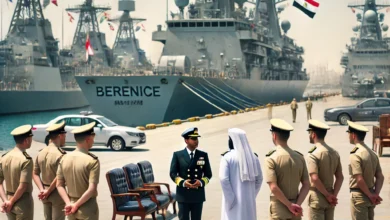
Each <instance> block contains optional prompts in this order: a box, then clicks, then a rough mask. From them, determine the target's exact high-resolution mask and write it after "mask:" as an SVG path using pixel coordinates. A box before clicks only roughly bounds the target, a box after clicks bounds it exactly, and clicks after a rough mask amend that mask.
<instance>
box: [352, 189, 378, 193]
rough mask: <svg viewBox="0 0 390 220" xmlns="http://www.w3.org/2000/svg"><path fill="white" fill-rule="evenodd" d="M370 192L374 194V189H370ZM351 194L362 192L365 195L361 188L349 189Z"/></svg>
mask: <svg viewBox="0 0 390 220" xmlns="http://www.w3.org/2000/svg"><path fill="white" fill-rule="evenodd" d="M368 190H370V191H371V192H373V191H374V188H368ZM349 192H361V193H363V191H362V190H361V189H360V188H349Z"/></svg>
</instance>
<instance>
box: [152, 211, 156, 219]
mask: <svg viewBox="0 0 390 220" xmlns="http://www.w3.org/2000/svg"><path fill="white" fill-rule="evenodd" d="M152 218H153V220H156V213H155V212H152Z"/></svg>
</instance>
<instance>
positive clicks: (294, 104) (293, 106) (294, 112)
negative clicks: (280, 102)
mask: <svg viewBox="0 0 390 220" xmlns="http://www.w3.org/2000/svg"><path fill="white" fill-rule="evenodd" d="M297 109H298V103H297V101H296V100H295V98H294V99H293V101H292V102H291V111H292V117H293V123H295V121H296V119H297Z"/></svg>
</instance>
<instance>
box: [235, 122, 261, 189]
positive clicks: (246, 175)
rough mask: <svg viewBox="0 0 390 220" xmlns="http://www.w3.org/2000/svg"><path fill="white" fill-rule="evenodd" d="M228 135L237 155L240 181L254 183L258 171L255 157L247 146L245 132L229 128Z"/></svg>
mask: <svg viewBox="0 0 390 220" xmlns="http://www.w3.org/2000/svg"><path fill="white" fill-rule="evenodd" d="M228 134H229V137H230V138H231V139H232V142H233V146H234V149H235V150H236V151H237V154H238V163H239V166H240V177H241V181H242V182H244V181H255V178H256V176H258V175H259V174H260V171H259V169H258V167H257V165H256V156H255V155H254V153H253V152H252V149H251V147H250V146H249V142H248V139H247V138H246V133H245V131H243V130H241V129H239V128H231V129H229V131H228Z"/></svg>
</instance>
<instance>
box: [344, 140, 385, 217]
mask: <svg viewBox="0 0 390 220" xmlns="http://www.w3.org/2000/svg"><path fill="white" fill-rule="evenodd" d="M349 162H350V164H349V175H350V180H349V188H350V191H351V215H352V220H373V219H374V208H375V205H374V204H372V203H371V201H370V199H369V198H368V197H367V196H366V195H365V194H364V193H363V192H362V191H361V190H360V189H359V187H358V185H357V182H356V179H355V178H354V177H353V175H356V174H361V175H362V176H363V179H364V181H365V182H366V184H367V187H368V188H369V189H370V191H371V192H374V189H373V188H374V186H375V181H374V178H375V173H376V172H381V171H382V169H381V166H380V164H379V159H378V156H377V155H376V154H375V152H374V151H372V150H371V149H370V148H369V147H367V146H365V145H361V144H356V147H355V148H354V149H353V150H352V151H351V154H350V156H349Z"/></svg>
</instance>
